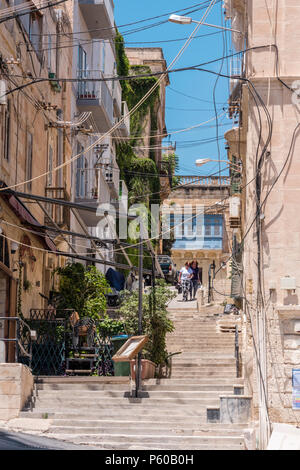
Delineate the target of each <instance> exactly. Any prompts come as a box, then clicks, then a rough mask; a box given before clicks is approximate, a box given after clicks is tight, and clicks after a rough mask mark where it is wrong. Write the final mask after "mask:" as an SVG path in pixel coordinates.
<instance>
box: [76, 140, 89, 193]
mask: <svg viewBox="0 0 300 470" xmlns="http://www.w3.org/2000/svg"><path fill="white" fill-rule="evenodd" d="M82 151H83V147H82V145H80V144H78V148H77V153H80V152H82ZM87 187H88V171H87V161H86V158H85V156H84V155H80V157H79V158H78V159H77V169H76V197H79V198H83V197H86V196H87V189H88V188H87Z"/></svg>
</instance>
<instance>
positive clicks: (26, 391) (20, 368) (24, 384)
mask: <svg viewBox="0 0 300 470" xmlns="http://www.w3.org/2000/svg"><path fill="white" fill-rule="evenodd" d="M32 391H33V376H32V374H31V372H30V369H29V368H28V367H27V366H25V365H23V364H4V363H2V364H0V420H8V419H13V418H17V417H18V416H19V413H20V411H21V410H22V408H23V407H24V405H25V403H26V401H27V400H28V398H29V397H30V396H31V394H32Z"/></svg>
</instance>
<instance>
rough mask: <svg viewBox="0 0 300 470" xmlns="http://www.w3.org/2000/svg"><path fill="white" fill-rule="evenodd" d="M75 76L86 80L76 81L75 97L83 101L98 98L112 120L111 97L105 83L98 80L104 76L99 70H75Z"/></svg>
mask: <svg viewBox="0 0 300 470" xmlns="http://www.w3.org/2000/svg"><path fill="white" fill-rule="evenodd" d="M77 78H79V79H85V80H86V81H82V82H79V83H78V88H77V98H78V99H79V100H85V101H86V100H99V101H100V103H101V105H102V106H103V108H104V109H105V111H106V113H107V115H108V117H109V119H110V121H111V122H112V121H113V97H112V95H111V92H110V91H109V88H108V86H107V84H106V83H105V82H103V81H100V80H102V79H103V78H104V75H103V73H102V72H101V70H85V69H84V70H77ZM89 80H91V81H89Z"/></svg>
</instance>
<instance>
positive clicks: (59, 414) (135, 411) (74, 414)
mask: <svg viewBox="0 0 300 470" xmlns="http://www.w3.org/2000/svg"><path fill="white" fill-rule="evenodd" d="M218 406H219V402H218V403H215V404H212V405H211V406H210V405H209V406H207V405H203V406H201V407H198V406H195V405H193V406H189V405H184V406H182V407H178V406H176V408H180V409H179V410H178V409H174V403H173V405H172V406H171V407H169V406H168V407H167V406H166V407H165V409H163V410H162V409H158V408H157V406H154V407H153V406H152V407H149V406H143V405H140V404H139V403H134V404H130V405H119V406H112V405H108V404H107V405H106V407H105V406H104V407H102V408H101V407H92V409H91V407H90V408H86V407H84V408H81V407H80V408H79V407H78V406H73V407H72V406H69V407H66V406H64V407H62V406H53V405H52V404H49V403H48V404H47V403H44V404H41V405H40V406H36V407H35V408H34V411H22V412H21V413H20V417H24V416H25V417H26V418H29V419H30V418H36V417H38V418H40V419H41V418H42V419H52V418H57V419H58V418H63V419H74V418H76V419H82V418H83V417H84V418H85V419H97V420H100V419H118V420H119V419H120V417H122V419H123V420H125V421H127V420H129V421H130V420H132V417H133V416H134V418H135V419H142V420H153V419H155V420H156V421H157V422H158V423H159V422H170V421H172V420H174V421H178V420H180V419H183V420H184V421H185V420H188V421H192V422H194V421H195V420H197V422H198V423H199V422H200V423H204V424H205V423H207V408H209V407H215V408H218ZM170 410H171V411H170ZM23 413H24V414H23Z"/></svg>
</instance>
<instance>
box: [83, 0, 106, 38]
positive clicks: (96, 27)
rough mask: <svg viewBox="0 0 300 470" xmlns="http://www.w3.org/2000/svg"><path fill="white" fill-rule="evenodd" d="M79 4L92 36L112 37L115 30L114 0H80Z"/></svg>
mask: <svg viewBox="0 0 300 470" xmlns="http://www.w3.org/2000/svg"><path fill="white" fill-rule="evenodd" d="M78 4H79V8H80V11H81V13H82V16H83V18H84V21H85V23H86V25H87V29H88V30H89V32H90V35H91V36H92V38H97V39H106V38H111V36H112V35H113V34H114V31H115V30H114V3H113V0H79V1H78Z"/></svg>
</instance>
